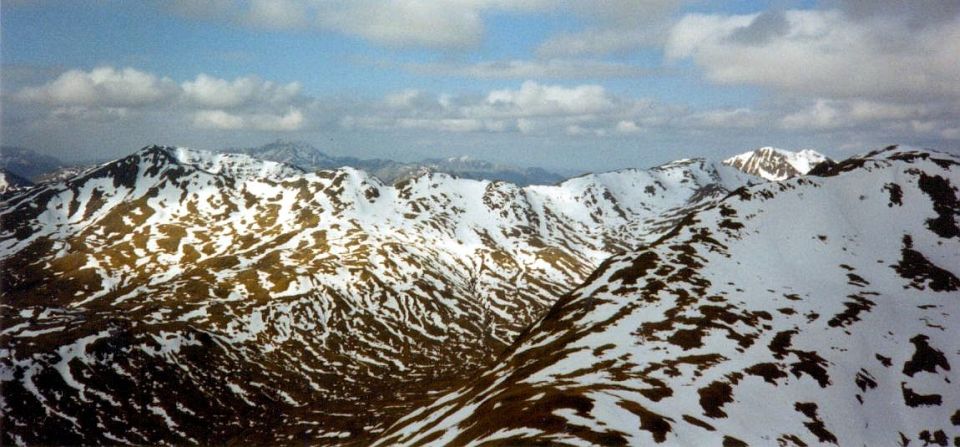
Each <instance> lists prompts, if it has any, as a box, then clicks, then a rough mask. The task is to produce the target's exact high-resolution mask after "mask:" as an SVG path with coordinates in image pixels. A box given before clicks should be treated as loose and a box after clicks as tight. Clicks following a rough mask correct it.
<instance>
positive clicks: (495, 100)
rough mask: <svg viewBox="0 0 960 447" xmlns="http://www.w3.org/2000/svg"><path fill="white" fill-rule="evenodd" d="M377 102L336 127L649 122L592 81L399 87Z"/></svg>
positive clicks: (531, 130) (565, 126)
mask: <svg viewBox="0 0 960 447" xmlns="http://www.w3.org/2000/svg"><path fill="white" fill-rule="evenodd" d="M382 104H383V105H384V106H385V107H376V108H368V109H367V110H364V111H362V112H365V113H362V114H360V113H354V114H350V115H349V116H347V117H345V118H344V119H343V120H342V121H341V125H343V126H344V127H347V128H351V129H356V128H366V129H378V130H387V129H421V130H424V129H425V130H434V131H443V132H519V133H523V134H551V133H552V134H561V133H567V134H570V135H588V134H589V135H605V134H608V133H609V132H619V133H620V134H630V133H634V132H638V131H640V130H641V129H640V125H639V124H638V123H641V122H644V121H647V122H650V121H649V118H650V117H649V116H647V115H649V113H650V107H648V106H649V103H648V102H647V101H644V100H635V99H624V98H617V97H615V96H614V95H611V94H610V93H609V92H607V91H606V89H605V88H603V87H602V86H599V85H593V84H582V85H576V86H563V85H550V84H541V83H538V82H535V81H526V82H523V83H522V84H521V85H520V86H519V87H518V88H512V89H511V88H507V89H497V90H492V91H490V92H488V93H487V94H485V95H478V96H474V95H462V96H450V95H439V96H437V95H431V94H428V93H425V92H422V91H418V90H404V91H399V92H395V93H391V94H388V95H386V96H385V98H384V99H383V101H382ZM358 112H360V111H358ZM628 118H629V119H628ZM630 126H633V127H630Z"/></svg>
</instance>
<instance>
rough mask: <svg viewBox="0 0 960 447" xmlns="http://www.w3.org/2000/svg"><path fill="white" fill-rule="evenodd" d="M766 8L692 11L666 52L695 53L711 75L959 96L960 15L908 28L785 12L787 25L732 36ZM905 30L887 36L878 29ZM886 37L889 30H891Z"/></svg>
mask: <svg viewBox="0 0 960 447" xmlns="http://www.w3.org/2000/svg"><path fill="white" fill-rule="evenodd" d="M762 17H763V16H762V15H760V14H753V15H739V16H738V15H732V16H728V15H698V14H693V15H687V16H685V17H684V18H683V19H681V20H680V21H679V22H678V23H677V24H676V25H675V26H674V27H673V29H672V30H671V32H670V38H669V41H668V43H667V45H666V54H667V56H668V57H669V58H671V59H680V58H692V59H693V60H694V61H695V62H696V63H697V64H698V65H700V66H701V67H703V69H704V70H705V71H706V75H707V78H708V79H710V80H712V81H715V82H718V83H723V84H754V85H762V86H768V87H772V88H775V89H778V90H781V91H785V92H788V93H795V94H816V95H821V96H825V97H834V98H843V97H847V98H850V97H875V98H879V97H905V96H914V97H916V96H926V97H937V96H942V95H950V96H954V97H956V96H960V19H955V20H952V21H948V22H944V23H942V24H934V25H931V26H929V27H927V28H923V29H918V30H914V31H912V32H906V30H904V29H902V28H897V27H898V26H901V25H897V24H896V23H891V22H889V21H883V22H879V21H867V22H864V21H855V20H851V19H850V18H849V17H847V16H846V15H845V14H843V13H841V12H840V11H820V10H795V11H787V12H785V13H783V17H782V19H783V21H784V22H785V26H783V29H779V30H778V29H768V30H767V32H765V33H764V34H763V35H755V36H754V37H756V38H755V39H752V40H749V41H744V40H743V39H738V38H735V37H734V36H735V35H738V33H741V34H742V33H743V32H745V30H747V29H749V27H750V26H751V25H753V24H754V21H756V20H760V19H762ZM889 34H892V35H896V36H898V37H900V38H899V39H898V40H897V41H896V42H895V44H888V43H889V42H886V41H885V40H884V39H883V38H882V37H881V36H884V35H889ZM887 39H889V38H887Z"/></svg>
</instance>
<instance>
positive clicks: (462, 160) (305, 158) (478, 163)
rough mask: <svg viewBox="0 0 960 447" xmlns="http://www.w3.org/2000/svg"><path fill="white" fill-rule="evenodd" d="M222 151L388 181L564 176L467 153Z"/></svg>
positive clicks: (521, 181) (301, 146)
mask: <svg viewBox="0 0 960 447" xmlns="http://www.w3.org/2000/svg"><path fill="white" fill-rule="evenodd" d="M223 152H232V153H241V154H246V155H250V156H252V157H256V158H258V159H261V160H272V161H278V162H283V163H287V164H291V165H294V166H299V167H301V168H304V169H306V170H308V171H317V170H325V169H337V168H342V167H353V168H356V169H360V170H363V171H366V172H367V173H369V174H371V175H373V176H375V177H377V178H379V179H380V180H382V181H384V182H385V183H388V184H393V183H395V182H397V181H400V180H404V179H407V178H410V177H413V176H416V175H419V174H422V173H424V172H440V173H446V174H450V175H454V176H456V177H461V178H468V179H474V180H494V181H506V182H510V183H514V184H516V185H519V186H527V185H534V184H537V185H551V184H555V183H558V182H560V181H563V180H564V176H562V175H560V174H557V173H553V172H549V171H547V170H545V169H542V168H519V167H515V166H508V165H501V164H495V163H491V162H488V161H483V160H475V159H472V158H469V157H466V156H464V157H452V158H437V159H427V160H422V161H419V162H415V163H404V162H399V161H394V160H384V159H377V158H374V159H361V158H356V157H334V156H330V155H327V154H325V153H323V152H321V151H319V150H318V149H317V148H315V147H313V146H311V145H309V144H306V143H297V142H287V141H282V140H277V141H275V142H273V143H268V144H265V145H263V146H259V147H253V148H229V149H224V150H223Z"/></svg>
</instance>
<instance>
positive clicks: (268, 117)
mask: <svg viewBox="0 0 960 447" xmlns="http://www.w3.org/2000/svg"><path fill="white" fill-rule="evenodd" d="M193 124H194V126H196V127H197V128H201V129H216V130H238V129H253V130H264V131H292V130H298V129H300V128H301V127H302V126H303V112H301V111H300V110H297V109H291V110H289V111H288V112H287V113H284V114H269V113H251V114H234V113H229V112H226V111H223V110H201V111H198V112H196V113H194V115H193Z"/></svg>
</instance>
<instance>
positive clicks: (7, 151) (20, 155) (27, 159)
mask: <svg viewBox="0 0 960 447" xmlns="http://www.w3.org/2000/svg"><path fill="white" fill-rule="evenodd" d="M63 166H64V164H63V162H61V161H60V160H58V159H56V158H54V157H51V156H49V155H43V154H39V153H37V152H34V151H31V150H29V149H23V148H19V147H13V146H2V147H0V169H4V170H6V171H7V172H8V173H10V174H13V175H16V176H19V177H20V178H23V179H26V180H30V181H34V180H36V179H37V177H39V176H40V175H43V174H46V173H48V172H53V171H55V170H57V169H59V168H61V167H63Z"/></svg>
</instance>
